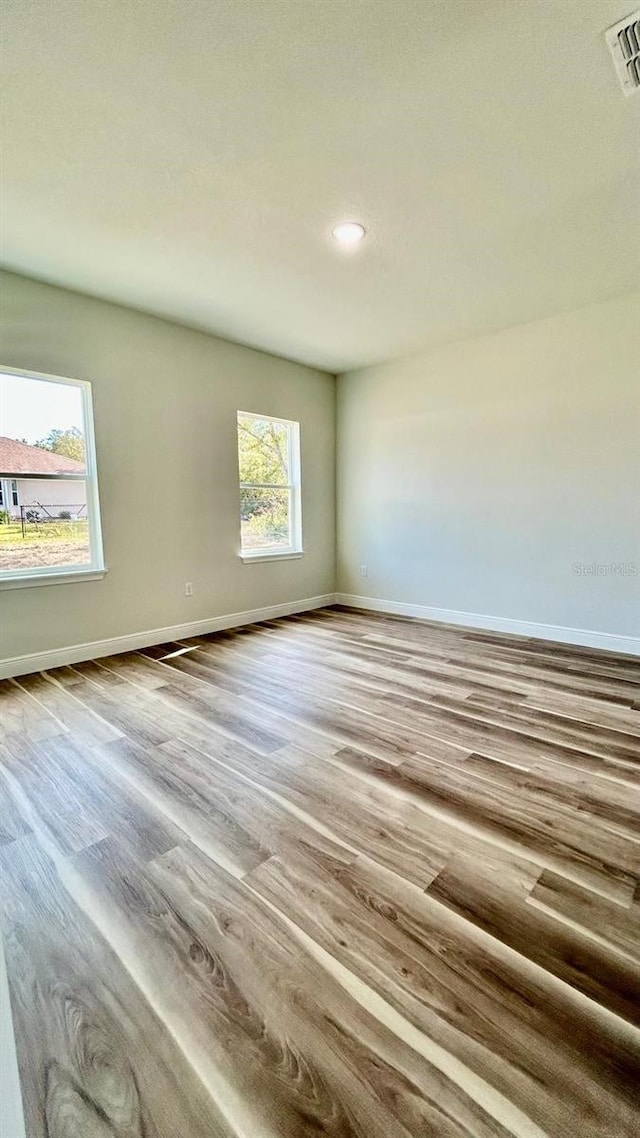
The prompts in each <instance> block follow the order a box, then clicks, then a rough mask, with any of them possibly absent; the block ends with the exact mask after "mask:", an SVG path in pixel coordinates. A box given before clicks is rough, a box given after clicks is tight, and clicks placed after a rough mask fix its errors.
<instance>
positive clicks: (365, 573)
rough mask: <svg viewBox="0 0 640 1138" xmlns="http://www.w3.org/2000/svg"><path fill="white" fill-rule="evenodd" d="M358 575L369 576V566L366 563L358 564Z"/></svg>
mask: <svg viewBox="0 0 640 1138" xmlns="http://www.w3.org/2000/svg"><path fill="white" fill-rule="evenodd" d="M360 576H361V577H368V576H369V566H368V565H361V566H360Z"/></svg>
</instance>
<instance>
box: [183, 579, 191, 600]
mask: <svg viewBox="0 0 640 1138" xmlns="http://www.w3.org/2000/svg"><path fill="white" fill-rule="evenodd" d="M184 595H185V597H192V596H193V582H192V581H185V583H184Z"/></svg>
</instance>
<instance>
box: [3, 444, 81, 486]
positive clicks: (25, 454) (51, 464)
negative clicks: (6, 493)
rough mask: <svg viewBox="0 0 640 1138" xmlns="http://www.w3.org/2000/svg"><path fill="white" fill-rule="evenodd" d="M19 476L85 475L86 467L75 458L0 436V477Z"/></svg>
mask: <svg viewBox="0 0 640 1138" xmlns="http://www.w3.org/2000/svg"><path fill="white" fill-rule="evenodd" d="M20 474H86V467H85V464H84V463H83V462H78V461H77V460H76V459H75V458H67V456H66V455H64V454H53V452H52V451H50V450H43V449H42V447H32V446H29V444H28V443H19V442H18V440H17V439H8V438H6V436H4V435H0V477H5V478H7V477H9V476H12V477H14V478H15V476H16V475H20Z"/></svg>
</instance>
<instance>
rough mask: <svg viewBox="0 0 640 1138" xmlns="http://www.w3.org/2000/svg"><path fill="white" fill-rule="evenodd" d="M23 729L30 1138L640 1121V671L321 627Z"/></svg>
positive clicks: (365, 1132)
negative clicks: (639, 1112) (639, 821)
mask: <svg viewBox="0 0 640 1138" xmlns="http://www.w3.org/2000/svg"><path fill="white" fill-rule="evenodd" d="M0 724H1V726H0V797H1V801H0V807H1V809H2V829H1V831H0V903H1V906H2V914H3V931H4V950H5V956H6V964H7V974H8V984H9V990H10V994H11V1009H12V1015H13V1025H14V1030H15V1036H16V1044H17V1056H18V1064H19V1070H20V1076H21V1082H22V1094H23V1103H24V1112H25V1118H26V1127H27V1134H28V1138H44V1136H45V1135H46V1136H47V1138H110V1136H111V1138H112V1136H114V1135H115V1136H117V1138H232V1136H234V1138H285V1136H286V1138H292V1136H298V1135H300V1136H302V1135H309V1136H311V1135H313V1136H317V1135H319V1134H326V1135H333V1136H336V1138H337V1136H340V1138H343V1136H344V1138H346V1136H348V1135H349V1136H351V1135H354V1136H355V1135H358V1136H359V1138H408V1136H414V1138H415V1136H420V1138H422V1136H425V1138H427V1136H428V1138H464V1136H474V1138H476V1136H477V1138H489V1136H501V1138H507V1136H508V1135H516V1136H518V1138H542V1135H549V1136H553V1138H556V1136H557V1138H560V1136H563V1138H565V1136H566V1138H576V1136H579V1138H591V1136H594V1138H596V1136H597V1138H607V1136H608V1138H629V1136H632V1135H636V1134H638V1133H639V1132H640V1127H639V1123H638V1118H639V1115H638V1105H639V1102H638V1079H639V1075H640V1030H639V1025H640V1002H639V1000H640V985H639V968H640V963H639V955H640V935H639V934H640V889H639V886H638V881H639V878H640V828H639V827H638V811H639V805H640V661H638V660H633V659H632V658H628V657H622V656H613V655H608V654H605V653H600V652H596V651H591V650H588V649H581V648H573V647H568V646H561V645H554V644H549V643H546V642H542V641H534V640H524V639H519V638H515V637H508V636H503V635H499V634H494V633H488V632H478V631H467V630H463V629H455V628H451V627H448V626H444V625H431V624H426V623H423V622H417V621H412V620H409V619H402V618H394V617H385V616H379V615H374V614H371V613H362V612H356V611H344V610H339V609H326V610H320V611H316V612H313V613H308V614H305V615H304V616H300V617H290V618H287V619H283V620H278V621H271V622H265V623H264V624H260V625H256V626H252V627H251V628H245V629H237V630H234V631H232V632H227V633H219V634H216V635H212V636H207V637H202V638H198V639H194V640H189V641H184V642H181V643H174V644H166V645H163V646H161V647H155V648H150V649H147V650H145V651H142V652H139V653H132V654H127V655H122V656H115V657H110V658H107V659H101V660H97V661H95V662H91V663H84V664H78V665H76V666H75V667H65V668H59V669H55V670H53V671H50V672H47V673H42V674H38V675H32V676H27V677H24V678H21V679H19V680H16V681H5V682H4V683H3V684H1V685H0ZM7 1138H13V1136H12V1135H9V1136H7Z"/></svg>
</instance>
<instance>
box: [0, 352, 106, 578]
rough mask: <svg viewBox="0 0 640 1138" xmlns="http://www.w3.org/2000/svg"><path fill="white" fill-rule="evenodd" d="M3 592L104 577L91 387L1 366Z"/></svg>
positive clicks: (0, 542)
mask: <svg viewBox="0 0 640 1138" xmlns="http://www.w3.org/2000/svg"><path fill="white" fill-rule="evenodd" d="M0 503H1V508H0V587H2V588H7V587H16V586H18V585H20V584H34V583H35V584H38V583H40V582H42V583H47V582H53V581H55V580H64V579H74V578H75V577H77V576H86V575H92V574H94V575H96V576H98V575H101V574H102V573H103V572H104V562H103V556H102V539H101V533H100V512H99V504H98V483H97V476H96V457H95V445H94V438H93V412H92V405H91V385H90V384H89V383H86V382H84V381H82V380H74V379H63V378H60V377H58V376H50V375H41V374H39V373H37V372H25V371H17V370H12V369H9V368H0Z"/></svg>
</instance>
